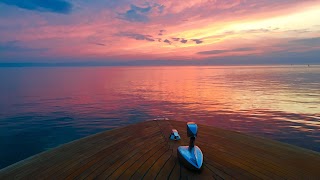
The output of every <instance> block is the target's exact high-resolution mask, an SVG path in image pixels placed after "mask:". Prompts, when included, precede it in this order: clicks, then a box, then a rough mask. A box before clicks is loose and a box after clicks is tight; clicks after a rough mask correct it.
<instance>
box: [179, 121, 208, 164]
mask: <svg viewBox="0 0 320 180" xmlns="http://www.w3.org/2000/svg"><path fill="white" fill-rule="evenodd" d="M197 133H198V126H197V124H196V123H194V122H188V123H187V135H188V137H190V143H189V146H179V147H178V150H177V154H178V158H179V160H180V162H181V163H182V164H183V165H184V166H185V167H187V168H189V169H191V170H200V169H201V167H202V163H203V154H202V151H201V150H200V148H199V147H198V146H195V145H194V142H195V140H196V137H197Z"/></svg>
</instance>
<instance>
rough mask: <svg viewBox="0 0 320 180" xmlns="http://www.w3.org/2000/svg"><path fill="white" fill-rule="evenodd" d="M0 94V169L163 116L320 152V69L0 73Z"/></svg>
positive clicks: (1, 70)
mask: <svg viewBox="0 0 320 180" xmlns="http://www.w3.org/2000/svg"><path fill="white" fill-rule="evenodd" d="M0 92H1V93H0V168H3V167H5V166H8V165H10V164H12V163H14V162H17V161H19V160H22V159H24V158H26V157H29V156H31V155H34V154H36V153H39V152H41V151H44V150H47V149H50V148H53V147H56V146H58V145H60V144H62V143H66V142H69V141H72V140H74V139H78V138H81V137H84V136H87V135H90V134H94V133H97V132H100V131H104V130H108V129H112V128H115V127H119V126H124V125H127V124H132V123H136V122H140V121H146V120H149V119H153V118H157V117H168V118H172V119H176V120H181V121H191V120H192V121H197V122H200V123H204V124H208V125H214V126H217V127H222V128H227V129H232V130H236V131H241V132H246V133H251V134H255V135H259V136H263V137H268V138H272V139H276V140H279V141H282V142H286V143H290V144H294V145H297V146H301V147H304V148H308V149H312V150H315V151H320V106H319V104H320V67H319V66H318V67H316V66H314V67H310V68H308V67H305V66H291V67H290V66H289V67H284V66H280V67H89V68H62V67H61V68H0ZM200 131H201V130H200Z"/></svg>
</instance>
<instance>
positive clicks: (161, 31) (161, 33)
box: [158, 29, 166, 36]
mask: <svg viewBox="0 0 320 180" xmlns="http://www.w3.org/2000/svg"><path fill="white" fill-rule="evenodd" d="M164 32H166V30H163V29H160V31H159V34H158V35H159V36H162V35H163V33H164Z"/></svg>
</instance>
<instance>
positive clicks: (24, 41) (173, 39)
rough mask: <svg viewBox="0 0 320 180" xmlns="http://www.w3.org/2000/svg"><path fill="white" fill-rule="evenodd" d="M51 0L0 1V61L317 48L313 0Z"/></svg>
mask: <svg viewBox="0 0 320 180" xmlns="http://www.w3.org/2000/svg"><path fill="white" fill-rule="evenodd" d="M55 1H57V2H59V3H60V1H62V2H65V3H67V4H66V5H68V6H66V5H65V6H63V5H61V3H60V4H59V6H58V5H56V6H53V7H49V6H45V5H43V4H32V8H30V7H31V5H28V6H27V5H25V4H21V3H19V1H10V2H9V1H7V0H5V1H3V2H2V3H0V9H1V12H0V24H1V25H0V26H1V29H0V47H1V50H0V57H1V56H2V58H1V59H2V60H0V61H1V62H7V61H6V60H5V59H9V60H10V61H12V62H15V61H21V59H22V60H24V59H25V58H35V59H41V61H45V59H52V58H56V59H59V58H64V59H73V60H74V59H81V60H90V59H94V60H99V61H103V60H117V61H130V60H159V59H161V60H203V59H213V60H214V59H218V58H223V57H234V56H236V57H245V56H268V55H272V54H279V53H280V54H281V53H303V52H309V51H312V52H319V51H320V21H319V17H320V11H319V9H320V1H318V0H306V1H298V0H284V1H275V0H271V1H267V0H259V1H258V0H227V1H220V0H192V1H163V0H153V1H141V0H132V1H128V0H123V1H112V0H110V1H97V0H94V1H90V2H88V1H85V0H80V1H66V0H55ZM31 2H33V0H31ZM53 2H54V1H53ZM60 5H61V6H60ZM33 6H34V7H33ZM24 61H25V60H24Z"/></svg>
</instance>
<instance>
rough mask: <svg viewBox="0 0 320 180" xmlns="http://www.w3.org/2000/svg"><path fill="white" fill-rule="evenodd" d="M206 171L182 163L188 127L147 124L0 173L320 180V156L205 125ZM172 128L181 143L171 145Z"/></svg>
mask: <svg viewBox="0 0 320 180" xmlns="http://www.w3.org/2000/svg"><path fill="white" fill-rule="evenodd" d="M198 126H199V132H198V137H197V139H196V145H198V146H199V147H200V148H201V150H202V152H203V154H204V164H203V170H202V171H201V172H200V173H199V172H192V171H189V170H187V169H185V168H184V166H182V165H181V164H180V163H179V161H178V160H177V146H179V145H188V142H189V139H188V138H187V136H186V122H178V121H147V122H143V123H139V124H135V125H130V126H127V127H123V128H118V129H115V130H111V131H106V132H103V133H99V134H96V135H93V136H89V137H86V138H83V139H80V140H77V141H73V142H71V143H68V144H65V145H62V146H59V147H58V148H55V149H52V150H49V151H46V152H43V153H41V154H38V155H36V156H33V157H31V158H28V159H26V160H24V161H21V162H18V163H16V164H14V165H11V166H9V167H7V168H5V169H2V170H0V179H93V178H96V179H117V178H119V179H129V178H131V179H154V178H156V179H320V153H317V152H313V151H309V150H306V149H302V148H298V147H295V146H291V145H287V144H283V143H279V142H276V141H272V140H268V139H264V138H259V137H253V136H249V135H245V134H241V133H237V132H232V131H228V130H223V129H219V128H214V127H208V126H205V125H199V124H198ZM172 128H175V129H177V130H178V131H179V134H180V136H181V138H182V140H180V141H171V140H169V138H168V137H169V134H170V131H171V129H172Z"/></svg>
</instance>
